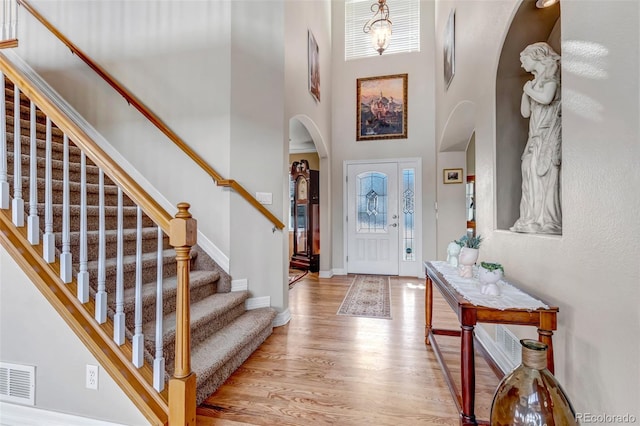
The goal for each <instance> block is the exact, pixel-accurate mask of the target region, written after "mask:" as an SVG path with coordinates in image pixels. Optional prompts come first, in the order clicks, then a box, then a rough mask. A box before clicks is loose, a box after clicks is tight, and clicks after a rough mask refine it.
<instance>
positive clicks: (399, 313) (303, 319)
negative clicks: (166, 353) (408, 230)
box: [197, 273, 499, 426]
mask: <svg viewBox="0 0 640 426" xmlns="http://www.w3.org/2000/svg"><path fill="white" fill-rule="evenodd" d="M353 279H354V275H348V276H336V277H333V278H331V279H319V278H318V276H317V274H313V273H310V274H308V275H307V276H305V277H304V278H303V279H302V280H300V281H298V282H297V283H296V284H295V285H294V287H293V288H292V289H291V290H290V291H289V309H290V311H291V316H292V318H291V321H290V322H289V323H288V324H287V325H285V326H282V327H278V328H275V329H274V332H273V334H272V335H271V336H270V337H269V338H268V339H267V340H266V342H265V343H264V344H263V345H262V346H261V347H260V348H259V349H258V350H257V351H256V352H254V354H253V355H252V356H251V357H250V358H249V359H248V360H247V361H246V362H245V363H244V364H243V365H242V366H241V367H240V368H239V369H238V370H237V371H236V372H235V373H234V374H233V375H232V376H231V377H230V378H229V379H228V380H227V381H226V382H225V383H224V384H223V385H222V386H221V387H220V388H219V389H218V391H216V392H215V393H214V394H213V395H211V396H210V397H209V398H208V399H207V400H206V401H205V402H204V403H203V404H202V405H201V406H200V407H198V411H197V414H198V418H197V423H198V425H199V426H209V425H375V426H377V425H394V426H398V425H417V424H419V425H457V424H459V420H458V412H457V410H456V407H455V403H454V400H453V398H452V396H451V394H450V393H449V389H448V388H447V386H446V384H445V381H444V378H443V374H442V372H441V371H440V367H439V365H438V362H437V361H436V358H435V356H434V354H433V352H432V351H431V349H430V348H429V347H428V346H426V345H425V344H424V281H423V280H420V279H417V278H406V277H390V282H391V315H392V319H391V320H386V319H374V318H356V317H348V316H339V315H336V312H337V311H338V308H339V307H340V304H341V302H342V299H343V298H344V296H345V294H346V293H347V290H348V289H349V286H350V284H351V282H352V281H353ZM436 293H437V292H436ZM434 307H435V312H434V324H436V325H437V326H438V327H442V326H446V327H451V328H457V327H458V322H457V320H456V317H455V315H454V314H453V312H452V311H451V309H450V308H449V306H448V305H446V302H444V300H442V299H441V298H440V296H439V294H436V295H434ZM438 343H440V346H441V347H442V350H443V352H444V356H445V358H446V359H447V361H448V362H449V366H450V368H451V370H452V374H454V376H455V377H457V380H458V386H459V375H460V368H459V367H458V365H459V359H460V347H459V346H460V344H459V340H458V339H457V338H450V337H441V338H439V339H438ZM498 383H499V380H498V379H497V378H496V376H495V375H494V373H493V372H492V371H491V369H490V368H489V366H488V365H487V364H486V362H485V361H484V360H483V359H482V358H480V357H476V414H477V416H478V418H480V419H488V417H489V409H490V405H491V399H492V397H493V392H494V390H495V388H496V387H497V385H498Z"/></svg>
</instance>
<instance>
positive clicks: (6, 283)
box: [0, 247, 149, 426]
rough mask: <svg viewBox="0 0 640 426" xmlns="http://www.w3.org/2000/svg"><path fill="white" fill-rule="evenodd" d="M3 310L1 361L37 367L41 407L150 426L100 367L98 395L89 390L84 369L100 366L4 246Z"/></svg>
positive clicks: (0, 253) (0, 271)
mask: <svg viewBox="0 0 640 426" xmlns="http://www.w3.org/2000/svg"><path fill="white" fill-rule="evenodd" d="M0 311H2V321H1V322H0V360H2V361H3V362H9V363H13V364H21V365H30V366H35V367H36V377H35V384H36V388H35V402H36V405H35V406H36V407H37V408H40V409H45V410H52V411H56V412H60V413H67V414H74V415H77V416H82V417H89V418H92V419H98V420H103V421H109V422H115V423H120V424H126V425H131V426H134V425H148V424H149V422H148V421H147V420H146V419H145V418H144V416H143V415H142V414H141V413H140V411H138V409H137V408H136V407H135V405H133V403H132V402H131V401H130V400H129V398H128V397H127V396H126V395H125V394H124V392H123V391H122V390H121V389H120V387H119V386H118V385H117V384H116V383H115V382H114V381H113V380H112V379H111V377H110V376H109V375H108V374H106V372H105V370H103V369H102V368H100V370H99V373H98V380H99V382H98V390H89V389H86V388H85V367H86V365H87V364H91V365H99V364H98V361H97V360H96V359H95V357H94V356H93V355H92V354H91V353H90V352H89V350H88V349H86V348H85V346H84V345H83V344H82V342H81V341H80V339H78V337H77V336H76V335H75V334H74V333H73V332H72V331H71V329H70V328H69V327H68V326H67V325H66V323H65V322H64V320H63V319H62V318H60V316H59V315H58V313H57V312H56V311H55V309H54V308H53V307H52V306H51V305H50V304H49V302H47V300H46V299H45V298H44V297H43V296H42V294H41V293H40V292H39V291H38V289H37V288H36V287H35V286H34V285H33V284H32V283H31V281H30V280H29V278H28V277H27V276H26V275H25V273H24V272H23V271H22V269H20V267H19V266H18V265H17V264H16V263H15V262H14V261H13V258H11V256H10V255H9V254H8V253H7V252H6V251H5V249H4V248H2V247H0ZM37 413H38V412H33V413H32V415H33V416H35V415H36V414H37ZM32 419H33V418H32ZM3 424H4V422H3Z"/></svg>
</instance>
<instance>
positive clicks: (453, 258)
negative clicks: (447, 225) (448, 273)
mask: <svg viewBox="0 0 640 426" xmlns="http://www.w3.org/2000/svg"><path fill="white" fill-rule="evenodd" d="M459 255H460V246H459V245H458V243H456V242H455V241H451V242H450V243H449V245H448V246H447V263H449V265H451V266H453V267H454V268H457V267H458V256H459Z"/></svg>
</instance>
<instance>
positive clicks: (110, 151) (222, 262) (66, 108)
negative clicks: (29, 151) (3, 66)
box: [3, 49, 229, 274]
mask: <svg viewBox="0 0 640 426" xmlns="http://www.w3.org/2000/svg"><path fill="white" fill-rule="evenodd" d="M3 53H4V54H5V55H6V56H7V57H8V58H9V59H11V61H12V62H13V63H14V64H15V65H16V67H17V68H19V69H20V70H21V71H23V72H24V73H25V74H26V75H27V76H28V77H29V79H30V80H31V82H32V83H33V84H34V85H35V86H36V87H37V88H39V89H40V90H42V91H43V92H44V93H45V94H46V95H47V96H48V97H49V99H51V101H52V102H53V103H55V104H56V105H57V106H58V107H59V108H60V109H61V110H62V111H63V112H64V113H66V114H67V115H68V116H69V117H70V118H71V120H72V121H73V122H74V123H75V124H77V125H78V126H79V127H80V128H81V129H82V130H83V131H84V132H85V133H86V134H87V135H88V136H89V137H90V138H92V139H93V140H94V142H95V143H96V144H97V145H98V146H99V147H100V148H102V149H103V150H104V152H105V153H106V154H107V155H108V156H109V157H111V158H112V159H113V160H114V161H115V162H117V163H118V165H119V166H120V167H122V168H123V169H124V171H125V172H127V174H128V175H129V176H131V178H132V179H133V180H135V181H136V182H137V183H138V184H139V185H140V186H141V187H142V188H143V189H144V190H145V191H146V192H147V193H148V194H149V195H150V196H151V197H152V198H153V199H155V200H156V201H157V202H158V204H160V206H162V208H163V209H165V210H166V211H167V212H170V213H171V212H177V211H178V208H177V207H176V206H174V205H173V204H172V203H170V202H169V200H167V199H166V198H165V197H164V196H163V195H162V194H161V193H160V192H159V191H158V190H157V189H156V188H155V187H154V186H153V185H152V184H151V183H150V182H149V181H148V180H147V179H146V178H145V177H144V176H142V175H141V174H140V172H138V171H137V170H136V169H135V167H133V166H132V165H131V163H129V161H127V160H126V159H125V158H124V157H123V156H122V155H121V154H120V153H119V152H118V151H116V149H115V148H113V146H112V145H111V144H110V143H109V141H107V140H106V139H105V138H104V137H103V136H102V135H101V134H100V133H98V131H97V130H96V129H95V128H93V126H91V124H89V123H88V122H87V121H86V120H85V119H84V118H83V117H82V116H81V115H80V114H79V113H78V112H77V111H76V110H75V109H73V108H72V107H71V106H70V105H69V104H67V103H66V102H65V101H64V100H63V99H62V98H61V97H60V95H59V94H58V93H57V92H56V91H55V90H53V89H52V88H51V87H50V86H49V85H48V84H47V83H46V82H44V81H43V80H42V79H41V78H40V76H39V75H38V74H36V72H35V71H34V70H33V69H32V68H31V67H30V66H29V65H28V64H26V63H25V62H24V60H22V58H20V56H18V55H17V54H16V53H15V52H13V51H11V50H9V49H5V51H3ZM198 246H200V247H201V248H202V249H203V250H204V251H205V253H207V254H208V255H209V256H210V257H211V258H212V259H213V260H214V261H215V262H216V263H217V264H218V265H219V266H220V267H221V268H222V269H223V270H224V271H225V272H226V273H227V274H228V273H229V258H228V257H227V256H226V255H225V254H224V253H223V252H222V251H221V250H220V249H219V248H218V247H216V245H215V244H213V242H211V240H209V239H208V238H207V237H206V236H205V235H204V234H203V233H202V232H200V230H198Z"/></svg>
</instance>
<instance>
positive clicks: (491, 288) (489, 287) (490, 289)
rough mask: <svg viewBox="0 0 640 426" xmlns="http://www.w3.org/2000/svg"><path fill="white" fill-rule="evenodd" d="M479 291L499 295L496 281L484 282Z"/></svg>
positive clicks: (489, 294)
mask: <svg viewBox="0 0 640 426" xmlns="http://www.w3.org/2000/svg"><path fill="white" fill-rule="evenodd" d="M480 293H482V294H486V295H487V296H499V295H500V287H498V285H497V284H496V283H489V284H485V285H483V286H482V288H481V289H480Z"/></svg>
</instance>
